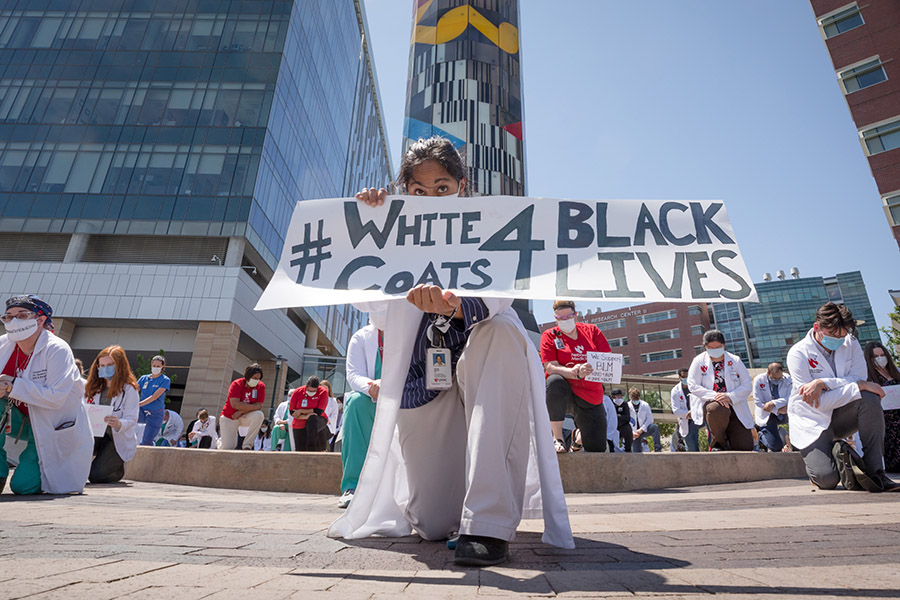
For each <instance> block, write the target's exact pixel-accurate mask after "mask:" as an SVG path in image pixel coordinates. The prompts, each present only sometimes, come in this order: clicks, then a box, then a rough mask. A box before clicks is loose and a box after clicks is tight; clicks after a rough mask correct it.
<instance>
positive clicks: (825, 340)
mask: <svg viewBox="0 0 900 600" xmlns="http://www.w3.org/2000/svg"><path fill="white" fill-rule="evenodd" d="M822 345H823V346H825V348H826V349H827V350H830V351H832V352H834V351H835V350H837V349H838V348H840V347H841V346H843V345H844V338H839V337H831V336H830V335H824V334H823V336H822Z"/></svg>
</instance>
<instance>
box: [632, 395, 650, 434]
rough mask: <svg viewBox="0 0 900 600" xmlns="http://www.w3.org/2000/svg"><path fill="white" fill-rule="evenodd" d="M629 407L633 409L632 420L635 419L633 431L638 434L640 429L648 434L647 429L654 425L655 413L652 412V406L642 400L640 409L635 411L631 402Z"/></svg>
mask: <svg viewBox="0 0 900 600" xmlns="http://www.w3.org/2000/svg"><path fill="white" fill-rule="evenodd" d="M628 406H629V407H630V408H631V418H632V419H633V421H632V425H631V426H632V429H633V431H634V432H635V433H637V430H638V429H640V430H641V431H644V432H646V431H647V427H649V426H650V425H652V424H653V411H652V410H650V405H649V404H647V403H646V402H644V401H643V400H641V403H640V404H639V405H638V409H637V410H634V403H633V402H632V401H631V400H629V401H628Z"/></svg>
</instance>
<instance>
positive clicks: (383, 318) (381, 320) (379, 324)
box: [369, 308, 387, 331]
mask: <svg viewBox="0 0 900 600" xmlns="http://www.w3.org/2000/svg"><path fill="white" fill-rule="evenodd" d="M386 322H387V308H384V309H382V310H376V311H373V312H370V313H369V323H371V324H372V325H374V326H375V329H380V330H382V331H384V329H385V327H384V326H385V323H386Z"/></svg>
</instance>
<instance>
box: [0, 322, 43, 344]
mask: <svg viewBox="0 0 900 600" xmlns="http://www.w3.org/2000/svg"><path fill="white" fill-rule="evenodd" d="M5 327H6V334H7V335H8V336H9V339H10V340H11V341H13V342H21V341H22V340H27V339H28V338H30V337H31V336H33V335H34V332H35V331H37V329H38V322H37V319H25V320H24V321H21V320H19V319H13V320H12V321H10V322H9V323H6V324H5Z"/></svg>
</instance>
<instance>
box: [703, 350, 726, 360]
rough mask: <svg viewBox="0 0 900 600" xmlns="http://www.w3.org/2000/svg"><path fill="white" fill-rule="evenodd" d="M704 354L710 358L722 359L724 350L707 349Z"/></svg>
mask: <svg viewBox="0 0 900 600" xmlns="http://www.w3.org/2000/svg"><path fill="white" fill-rule="evenodd" d="M706 353H707V354H709V356H710V358H722V357H723V356H725V348H707V349H706Z"/></svg>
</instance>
